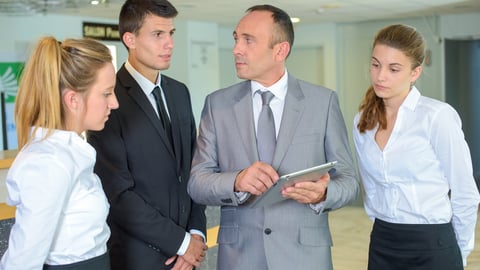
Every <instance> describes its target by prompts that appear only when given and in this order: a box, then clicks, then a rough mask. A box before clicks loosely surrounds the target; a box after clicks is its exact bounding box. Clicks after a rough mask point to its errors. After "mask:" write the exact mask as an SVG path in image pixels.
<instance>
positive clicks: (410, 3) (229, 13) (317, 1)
mask: <svg viewBox="0 0 480 270" xmlns="http://www.w3.org/2000/svg"><path fill="white" fill-rule="evenodd" d="M90 2H91V0H0V16H6V15H7V16H31V15H32V14H35V13H43V14H62V15H72V16H82V17H98V18H106V19H114V20H115V19H117V17H118V13H119V10H120V7H121V5H122V4H123V2H124V0H98V2H100V4H98V5H96V6H93V5H91V4H90ZM265 2H267V3H269V4H272V5H275V6H278V7H280V8H282V9H284V10H285V11H287V12H288V13H289V15H290V16H291V17H298V18H300V19H301V23H302V22H303V23H324V22H337V23H341V22H360V21H369V20H380V19H395V18H404V17H417V16H432V15H443V14H459V13H469V12H480V1H479V0H466V1H465V0H295V1H292V0H269V1H268V0H266V1H256V0H171V3H172V4H173V5H175V7H176V8H177V9H178V11H179V15H178V17H177V18H178V19H182V20H183V19H185V20H187V19H188V20H198V21H208V22H217V23H220V24H222V25H235V24H236V22H237V21H238V20H239V18H240V17H241V16H242V15H243V14H244V12H245V10H246V9H247V8H248V7H250V6H252V5H256V4H263V3H265Z"/></svg>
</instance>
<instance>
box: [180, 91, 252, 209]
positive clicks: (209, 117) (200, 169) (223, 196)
mask: <svg viewBox="0 0 480 270" xmlns="http://www.w3.org/2000/svg"><path fill="white" fill-rule="evenodd" d="M210 97H211V96H207V98H206V99H205V105H204V107H203V111H202V117H201V122H200V129H199V134H198V139H197V149H196V150H195V154H194V156H193V162H192V174H191V178H190V182H189V183H188V193H189V194H190V196H192V199H193V200H194V201H196V202H198V203H202V204H205V205H213V206H221V205H231V206H238V205H239V204H240V203H241V199H244V198H242V196H237V194H236V193H235V192H234V183H235V178H236V177H237V174H238V173H239V171H232V172H224V173H221V172H220V171H221V170H220V167H219V163H218V151H217V137H216V136H217V135H216V131H215V124H214V117H213V114H212V106H211V98H210ZM247 196H248V195H247Z"/></svg>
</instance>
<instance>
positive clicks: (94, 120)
mask: <svg viewBox="0 0 480 270" xmlns="http://www.w3.org/2000/svg"><path fill="white" fill-rule="evenodd" d="M114 86H115V69H114V67H113V64H112V56H111V53H110V51H109V49H108V48H107V47H106V46H105V45H103V44H101V43H99V42H97V41H94V40H89V39H67V40H65V41H63V42H58V41H57V40H56V39H55V38H53V37H43V38H41V39H40V40H39V42H38V44H37V45H36V46H35V48H34V50H33V52H32V54H31V56H30V58H29V59H28V61H27V63H26V66H25V70H24V72H23V74H22V77H21V81H20V84H19V89H18V95H17V99H16V104H15V121H16V126H17V135H18V148H19V149H20V151H19V153H18V155H17V157H16V158H15V160H14V162H13V164H12V167H11V168H10V170H9V171H8V175H7V179H6V184H7V190H8V198H7V203H8V204H9V205H12V206H15V207H16V212H15V224H14V225H13V227H12V229H11V232H10V238H9V243H8V249H7V251H6V252H5V254H4V256H3V258H2V260H1V263H0V269H5V270H14V269H15V270H20V269H22V270H23V269H32V270H33V269H36V270H38V269H70V270H83V269H96V270H107V269H110V266H109V261H108V254H107V246H106V243H107V240H108V238H109V236H110V230H109V228H108V226H107V223H106V217H107V214H108V210H109V204H108V202H107V199H106V197H105V194H104V192H103V189H102V186H101V183H100V180H99V178H98V176H97V175H95V174H94V172H93V167H94V164H95V158H96V152H95V150H94V149H93V147H91V146H90V145H89V144H88V143H87V142H86V141H85V140H84V138H83V133H84V131H86V130H101V129H103V127H104V124H105V121H106V120H107V119H108V115H109V114H110V110H112V109H115V108H117V107H118V102H117V99H116V97H115V94H114Z"/></svg>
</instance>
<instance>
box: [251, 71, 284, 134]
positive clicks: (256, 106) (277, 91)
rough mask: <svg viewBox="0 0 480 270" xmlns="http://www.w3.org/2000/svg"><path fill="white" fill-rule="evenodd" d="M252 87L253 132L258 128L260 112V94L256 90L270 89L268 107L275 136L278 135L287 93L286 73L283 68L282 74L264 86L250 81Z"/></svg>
mask: <svg viewBox="0 0 480 270" xmlns="http://www.w3.org/2000/svg"><path fill="white" fill-rule="evenodd" d="M251 87H252V90H251V91H252V99H253V119H254V121H255V132H256V130H258V127H257V126H258V117H259V116H260V112H261V111H262V96H261V95H260V94H257V91H258V90H260V91H262V92H264V91H267V90H268V91H270V92H272V94H273V95H274V97H273V98H272V100H271V101H270V109H271V110H272V113H273V119H274V121H275V132H276V136H278V131H279V130H280V124H281V123H282V116H283V107H284V106H285V96H286V95H287V89H288V73H287V70H285V73H284V74H283V76H282V77H281V78H280V80H278V81H277V82H276V83H274V84H273V85H271V86H269V87H268V88H266V87H265V86H263V85H261V84H260V83H258V82H256V81H251Z"/></svg>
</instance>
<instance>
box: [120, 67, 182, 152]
mask: <svg viewBox="0 0 480 270" xmlns="http://www.w3.org/2000/svg"><path fill="white" fill-rule="evenodd" d="M118 72H119V77H120V78H121V80H122V83H123V84H124V85H125V89H127V94H128V95H129V96H130V97H131V98H132V100H134V101H135V103H137V105H138V107H139V108H140V110H142V111H143V112H144V113H145V114H146V116H147V118H148V119H149V120H150V122H151V123H152V125H153V127H154V128H155V130H157V132H158V134H159V136H160V137H161V139H162V142H163V143H164V144H165V146H166V147H167V149H168V150H169V152H170V154H171V155H172V156H175V154H174V152H173V149H172V146H171V145H170V143H169V141H168V138H167V137H166V134H165V130H164V129H163V127H162V125H161V123H160V120H159V119H158V116H157V114H156V113H155V110H154V109H153V107H152V104H151V103H150V101H149V100H148V98H147V97H146V96H145V93H144V92H143V91H142V89H141V88H140V86H139V85H138V83H137V82H136V81H135V79H133V77H132V76H131V75H130V73H128V71H127V70H126V69H125V67H122V68H121V69H120V70H119V71H118Z"/></svg>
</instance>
